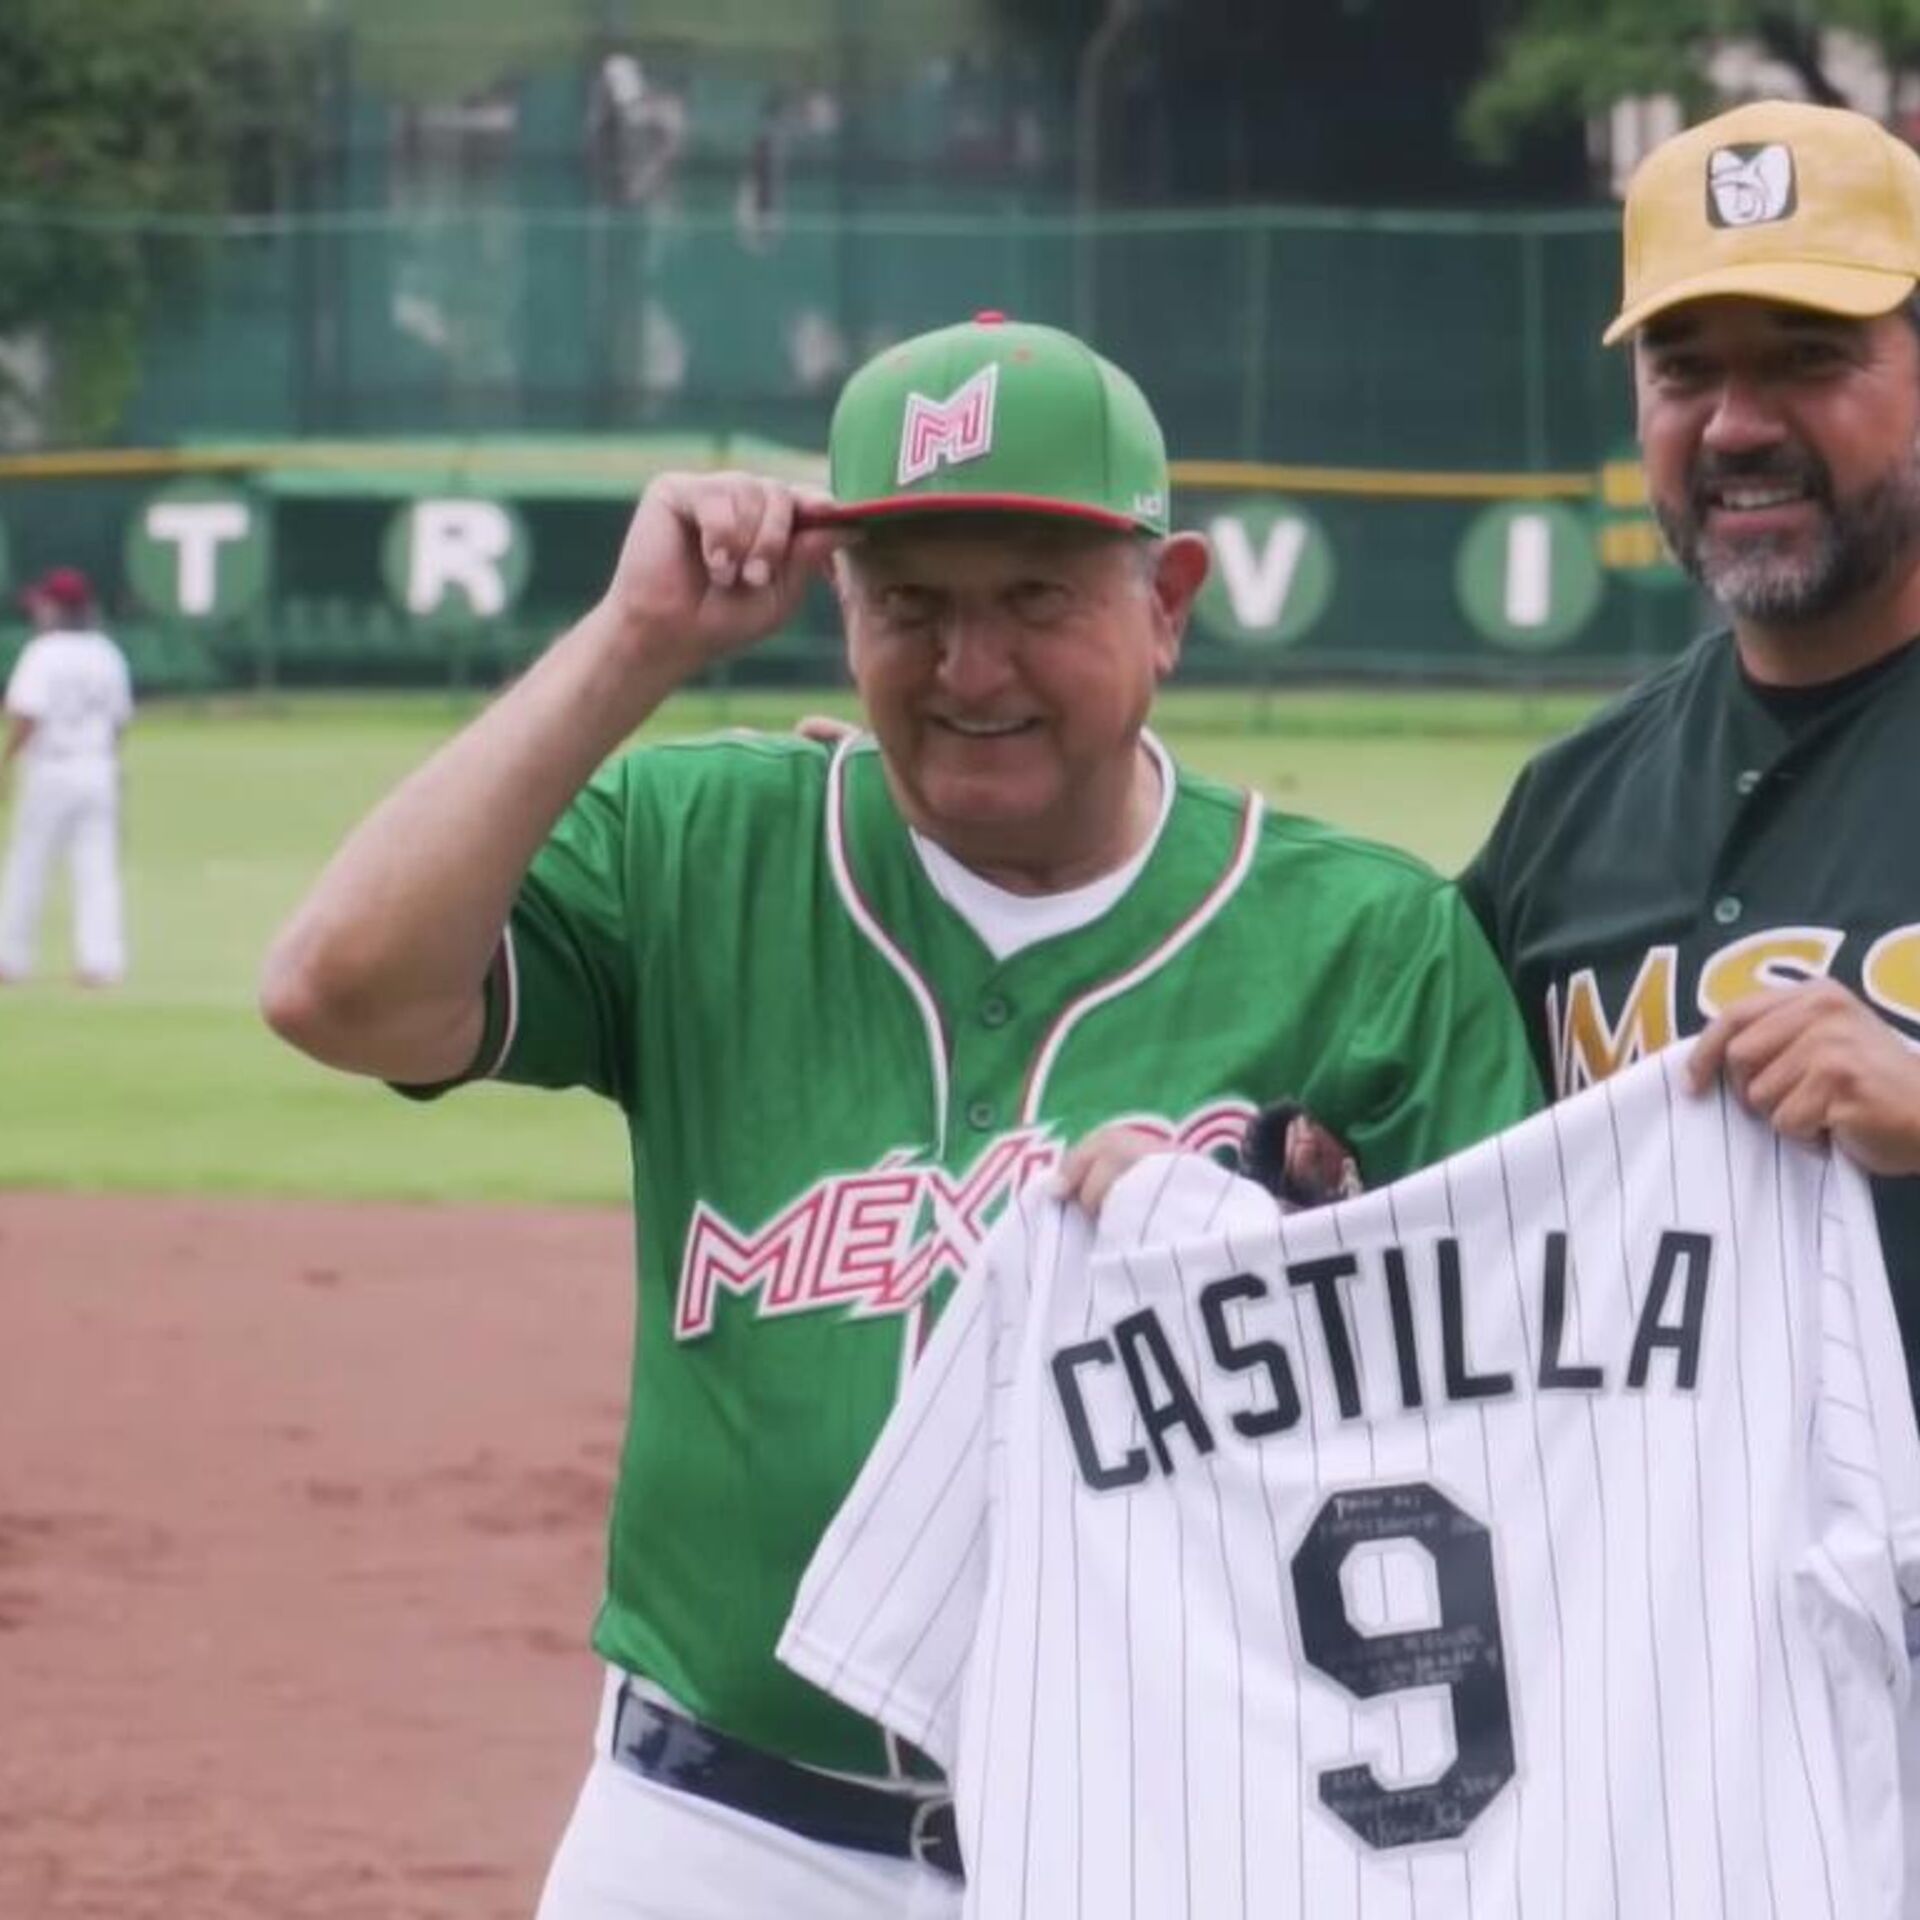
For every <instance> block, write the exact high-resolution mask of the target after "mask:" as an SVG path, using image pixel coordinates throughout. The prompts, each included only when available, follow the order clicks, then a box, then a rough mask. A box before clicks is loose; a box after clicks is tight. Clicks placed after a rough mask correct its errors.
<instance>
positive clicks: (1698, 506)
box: [1687, 447, 1833, 514]
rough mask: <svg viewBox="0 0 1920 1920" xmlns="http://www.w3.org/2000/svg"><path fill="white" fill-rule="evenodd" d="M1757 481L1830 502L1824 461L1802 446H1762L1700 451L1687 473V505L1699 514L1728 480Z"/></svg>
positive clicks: (1826, 504)
mask: <svg viewBox="0 0 1920 1920" xmlns="http://www.w3.org/2000/svg"><path fill="white" fill-rule="evenodd" d="M1741 481H1751V482H1759V483H1762V484H1772V485H1778V486H1783V487H1796V488H1798V489H1799V490H1800V491H1802V492H1803V493H1805V494H1806V495H1807V496H1808V497H1809V498H1810V499H1812V500H1815V501H1817V502H1818V503H1819V504H1820V505H1821V506H1823V507H1830V506H1832V504H1833V476H1832V474H1831V473H1829V472H1828V470H1827V463H1826V462H1825V461H1824V460H1822V459H1821V458H1820V457H1819V456H1818V455H1817V454H1813V453H1809V452H1808V451H1807V450H1806V449H1805V448H1803V447H1766V448H1762V449H1761V450H1760V451H1758V452H1756V453H1703V454H1702V455H1701V456H1700V458H1699V459H1698V460H1696V461H1695V462H1694V463H1693V468H1692V470H1691V471H1690V472H1689V473H1688V475H1687V505H1688V506H1689V507H1690V508H1691V509H1692V510H1693V512H1694V513H1695V514H1702V513H1705V512H1706V511H1707V509H1708V508H1709V507H1710V506H1711V505H1712V504H1713V495H1714V494H1715V493H1717V492H1718V491H1719V490H1720V489H1721V488H1722V487H1724V486H1727V485H1728V484H1729V483H1734V484H1737V483H1739V482H1741Z"/></svg>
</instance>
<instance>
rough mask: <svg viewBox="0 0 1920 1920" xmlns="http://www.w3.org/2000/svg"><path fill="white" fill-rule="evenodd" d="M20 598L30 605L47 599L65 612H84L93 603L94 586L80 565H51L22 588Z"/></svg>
mask: <svg viewBox="0 0 1920 1920" xmlns="http://www.w3.org/2000/svg"><path fill="white" fill-rule="evenodd" d="M20 598H21V600H22V601H23V602H24V603H25V604H27V605H28V606H31V605H32V604H33V603H34V602H35V601H37V600H45V601H48V602H50V603H51V604H52V605H54V606H56V607H58V608H60V609H61V611H62V612H64V613H82V612H84V611H85V610H86V609H87V608H88V607H90V606H92V605H93V587H92V585H91V583H90V582H89V581H88V579H87V576H86V575H85V574H84V573H82V572H81V571H80V569H79V568H78V567H49V568H48V569H47V571H46V572H45V573H43V574H42V575H41V576H40V578H39V579H38V580H33V581H29V582H28V583H27V585H26V586H24V587H23V588H22V589H21V590H20Z"/></svg>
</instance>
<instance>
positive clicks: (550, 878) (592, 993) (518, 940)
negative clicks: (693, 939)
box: [483, 761, 638, 1104]
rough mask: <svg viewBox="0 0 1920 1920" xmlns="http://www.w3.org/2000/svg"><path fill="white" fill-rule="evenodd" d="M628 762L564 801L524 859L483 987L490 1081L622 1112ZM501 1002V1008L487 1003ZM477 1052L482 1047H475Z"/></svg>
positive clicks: (628, 1000) (628, 1069)
mask: <svg viewBox="0 0 1920 1920" xmlns="http://www.w3.org/2000/svg"><path fill="white" fill-rule="evenodd" d="M630 777H631V773H630V761H618V762H615V763H613V764H612V765H610V766H608V767H605V768H603V769H602V770H601V772H600V773H599V774H598V775H596V776H595V778H594V779H593V780H592V781H591V782H589V784H588V785H587V786H586V787H585V788H583V789H582V791H581V792H580V793H579V794H578V795H576V796H575V798H574V800H573V802H572V804H571V805H570V806H569V807H568V808H567V811H566V812H565V813H564V814H563V815H562V816H561V817H560V820H559V822H558V824H557V825H556V826H555V827H554V830H553V832H552V833H551V834H550V835H549V836H548V838H547V842H546V844H545V845H544V846H543V847H542V848H541V849H540V851H539V853H538V854H536V855H535V857H534V860H533V863H532V865H531V867H530V868H529V869H528V871H527V875H526V878H525V879H524V880H523V881H522V882H521V886H520V891H519V894H518V896H517V898H516V899H515V901H514V906H513V913H512V917H511V919H510V921H509V923H508V934H507V938H508V942H509V946H510V952H509V954H508V955H507V960H508V963H509V964H508V965H507V966H506V967H505V968H504V969H497V970H496V976H495V979H494V981H493V983H492V984H491V985H490V987H489V996H490V998H489V1009H488V1011H489V1025H490V1028H496V1029H497V1030H500V1031H502V1041H501V1045H500V1050H499V1055H498V1059H497V1064H495V1065H494V1066H493V1067H492V1069H491V1071H492V1073H493V1075H494V1077H496V1078H498V1079H501V1080H508V1081H513V1082H515V1083H517V1084H521V1085H526V1086H539V1087H589V1088H592V1089H593V1090H594V1091H595V1092H598V1093H603V1094H606V1095H607V1096H608V1097H609V1098H612V1099H615V1100H619V1101H621V1102H622V1104H625V1103H626V1102H627V1100H628V1099H629V1097H630V1091H631V1089H630V1081H631V1078H632V1034H633V981H634V974H635V942H636V939H637V937H638V929H637V928H636V927H635V925H634V920H633V914H634V906H633V901H632V898H631V875H632V868H633V849H632V846H631V836H630V828H629V811H630V809H629V799H630V796H629V791H628V789H629V780H630ZM502 996H506V997H508V998H510V1002H511V1004H510V1006H506V1007H501V1006H499V1005H498V1004H497V1002H498V1001H499V999H500V998H501V997H502ZM483 1052H484V1048H483Z"/></svg>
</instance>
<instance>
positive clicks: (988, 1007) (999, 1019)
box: [980, 993, 1013, 1027]
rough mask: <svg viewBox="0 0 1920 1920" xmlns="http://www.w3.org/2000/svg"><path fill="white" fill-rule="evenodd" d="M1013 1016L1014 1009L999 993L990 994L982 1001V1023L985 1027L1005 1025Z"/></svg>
mask: <svg viewBox="0 0 1920 1920" xmlns="http://www.w3.org/2000/svg"><path fill="white" fill-rule="evenodd" d="M1012 1018H1013V1009H1012V1008H1011V1007H1010V1006H1008V1004H1007V1003H1006V1002H1005V1001H1004V1000H1003V999H1001V997H1000V996H999V995H998V994H997V993H992V994H989V995H988V996H987V997H986V999H984V1000H982V1001H981V1002H980V1024H981V1025H982V1026H983V1027H1004V1026H1005V1025H1006V1024H1007V1022H1008V1021H1009V1020H1011V1019H1012Z"/></svg>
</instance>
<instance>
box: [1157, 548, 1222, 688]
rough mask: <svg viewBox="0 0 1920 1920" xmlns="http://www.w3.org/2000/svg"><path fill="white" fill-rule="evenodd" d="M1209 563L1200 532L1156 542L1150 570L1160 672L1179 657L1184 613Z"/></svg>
mask: <svg viewBox="0 0 1920 1920" xmlns="http://www.w3.org/2000/svg"><path fill="white" fill-rule="evenodd" d="M1212 564H1213V553H1212V549H1211V548H1209V547H1208V545H1207V543H1206V539H1205V537H1204V536H1203V535H1201V534H1197V533H1175V534H1170V535H1169V536H1168V537H1167V538H1166V539H1165V540H1164V541H1162V542H1161V544H1160V557H1159V561H1158V563H1157V564H1156V565H1155V567H1154V571H1153V597H1154V601H1155V603H1156V604H1157V605H1158V607H1159V609H1160V622H1161V636H1162V648H1163V657H1162V659H1161V661H1160V663H1159V664H1160V671H1161V672H1162V673H1163V674H1167V673H1171V672H1172V671H1173V669H1174V665H1175V663H1176V662H1177V661H1178V660H1179V658H1180V642H1181V639H1182V638H1183V636H1184V635H1185V633H1186V631H1187V616H1188V615H1189V614H1191V613H1192V611H1193V603H1194V601H1195V599H1196V598H1197V597H1198V595H1199V592H1200V589H1201V588H1202V587H1203V586H1205V585H1206V582H1207V572H1208V569H1209V568H1210V567H1211V565H1212Z"/></svg>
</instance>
